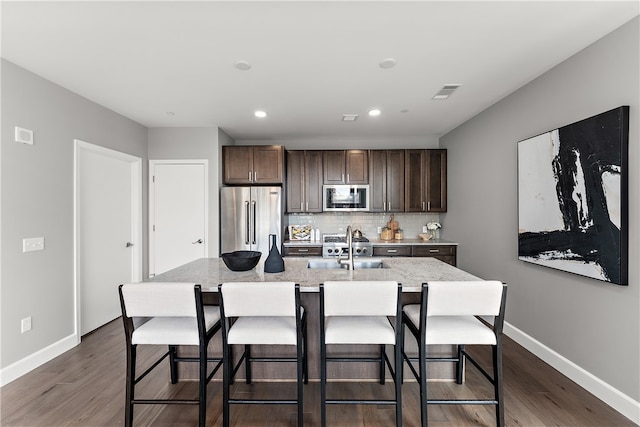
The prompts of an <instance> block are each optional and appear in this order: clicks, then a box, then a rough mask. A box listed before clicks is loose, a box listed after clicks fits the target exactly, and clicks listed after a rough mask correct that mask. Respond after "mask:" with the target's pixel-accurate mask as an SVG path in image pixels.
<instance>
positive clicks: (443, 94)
mask: <svg viewBox="0 0 640 427" xmlns="http://www.w3.org/2000/svg"><path fill="white" fill-rule="evenodd" d="M460 86H462V85H459V84H449V85H444V86H442V89H440V91H439V92H438V93H436V94H435V95H434V96H433V98H431V99H435V100H442V99H447V98H449V97H450V96H451V94H452V93H453V92H454V91H455V90H456V89H458V88H459V87H460Z"/></svg>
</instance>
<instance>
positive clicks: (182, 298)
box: [122, 282, 196, 317]
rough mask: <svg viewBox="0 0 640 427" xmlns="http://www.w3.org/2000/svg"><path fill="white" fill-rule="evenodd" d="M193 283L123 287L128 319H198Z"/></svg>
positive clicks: (154, 283)
mask: <svg viewBox="0 0 640 427" xmlns="http://www.w3.org/2000/svg"><path fill="white" fill-rule="evenodd" d="M194 286H195V285H194V284H193V283H162V282H153V283H130V284H125V285H122V297H123V299H124V304H125V311H126V316H127V317H196V298H195V293H194Z"/></svg>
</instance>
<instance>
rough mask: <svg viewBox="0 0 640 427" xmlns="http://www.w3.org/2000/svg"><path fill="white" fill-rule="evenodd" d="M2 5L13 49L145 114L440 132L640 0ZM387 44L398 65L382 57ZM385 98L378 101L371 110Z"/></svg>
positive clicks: (255, 125) (230, 125) (396, 133)
mask: <svg viewBox="0 0 640 427" xmlns="http://www.w3.org/2000/svg"><path fill="white" fill-rule="evenodd" d="M1 13H2V52H1V53H2V57H4V58H6V59H7V60H9V61H11V62H13V63H15V64H17V65H19V66H21V67H24V68H26V69H28V70H30V71H32V72H34V73H36V74H38V75H40V76H42V77H44V78H46V79H48V80H51V81H53V82H55V83H57V84H59V85H61V86H63V87H65V88H67V89H69V90H71V91H73V92H76V93H78V94H80V95H82V96H84V97H86V98H88V99H90V100H92V101H95V102H97V103H98V104H101V105H103V106H105V107H107V108H109V109H111V110H113V111H116V112H118V113H120V114H122V115H124V116H126V117H129V118H131V119H133V120H135V121H137V122H139V123H141V124H143V125H145V126H147V127H166V126H219V127H221V128H222V129H223V130H225V131H226V132H227V133H228V134H229V135H231V136H232V137H234V138H236V139H251V140H253V139H276V140H286V139H295V138H315V137H346V138H349V137H357V138H367V137H396V138H407V137H416V136H425V135H431V136H433V135H436V136H437V135H442V134H444V133H446V132H448V131H449V130H451V129H453V128H455V127H456V126H457V125H459V124H461V123H463V122H464V121H466V120H467V119H469V118H471V117H473V116H474V115H475V114H477V113H479V112H480V111H482V110H483V109H485V108H487V107H488V106H490V105H492V104H493V103H495V102H496V101H498V100H499V99H501V98H503V97H505V96H506V95H508V94H509V93H511V92H513V91H514V90H516V89H517V88H519V87H521V86H523V85H524V84H526V83H527V82H529V81H531V80H532V79H534V78H535V77H537V76H539V75H540V74H542V73H544V72H545V71H547V70H549V69H550V68H551V67H553V66H555V65H556V64H558V63H560V62H562V61H563V60H565V59H566V58H568V57H569V56H571V55H573V54H574V53H576V52H578V51H579V50H581V49H583V48H584V47H586V46H587V45H589V44H591V43H593V42H594V41H596V40H598V39H599V38H601V37H602V36H604V35H605V34H607V33H609V32H611V31H613V30H614V29H616V28H617V27H619V26H621V25H622V24H624V23H625V22H627V21H629V20H630V19H632V18H633V17H634V16H636V15H638V13H639V5H638V1H625V2H613V1H601V2H594V1H586V2H583V1H568V2H558V1H547V2H520V1H499V2H483V1H468V2H458V1H450V2H442V1H441V2H431V1H412V2H401V1H355V2H348V1H340V2H337V1H336V2H328V1H319V2H308V1H297V2H291V1H284V2H274V1H258V2H247V1H233V2H232V1H227V2H223V1H215V2H212V1H208V2H207V1H196V2H180V1H176V2H167V1H162V2H154V1H130V2H114V1H104V2H93V1H88V2H57V1H46V2H10V1H3V2H2V10H1ZM385 58H394V59H395V60H396V62H397V65H396V66H395V67H394V68H391V69H382V68H380V67H379V66H378V64H379V62H380V61H382V60H383V59H385ZM237 60H245V61H248V62H250V63H251V65H252V68H251V69H250V70H248V71H239V70H237V69H236V68H234V66H233V64H234V62H235V61H237ZM612 66H615V64H613V65H612ZM452 83H457V84H462V86H461V87H460V89H458V90H457V91H456V92H455V93H454V94H453V95H452V96H451V97H450V98H449V100H447V101H434V100H432V99H431V97H432V96H433V95H434V94H435V93H436V92H438V90H440V88H441V87H442V86H443V85H445V84H452ZM374 107H376V108H379V109H381V110H382V115H380V116H379V117H377V118H370V117H368V116H367V111H368V110H369V109H371V108H374ZM256 109H263V110H265V111H267V113H268V117H267V118H266V119H256V118H255V117H254V116H253V112H254V110H256ZM401 110H408V111H407V112H401ZM167 112H173V113H175V115H168V114H167ZM344 113H350V114H359V115H360V118H359V119H358V120H357V121H356V122H353V123H347V122H342V121H341V116H342V114H344Z"/></svg>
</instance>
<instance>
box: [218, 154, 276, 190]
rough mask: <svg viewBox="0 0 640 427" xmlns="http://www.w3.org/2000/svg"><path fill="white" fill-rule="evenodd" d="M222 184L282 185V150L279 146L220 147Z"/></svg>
mask: <svg viewBox="0 0 640 427" xmlns="http://www.w3.org/2000/svg"><path fill="white" fill-rule="evenodd" d="M222 156H223V170H224V173H223V182H224V184H254V185H267V184H282V183H283V178H284V170H283V169H284V149H283V147H282V146H280V145H255V146H242V145H225V146H223V147H222Z"/></svg>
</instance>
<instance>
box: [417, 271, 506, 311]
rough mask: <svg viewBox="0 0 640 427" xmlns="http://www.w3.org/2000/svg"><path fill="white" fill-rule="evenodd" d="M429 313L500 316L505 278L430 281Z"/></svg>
mask: <svg viewBox="0 0 640 427" xmlns="http://www.w3.org/2000/svg"><path fill="white" fill-rule="evenodd" d="M427 286H428V292H429V294H428V298H429V299H428V303H427V316H471V315H475V316H497V315H498V314H499V313H500V304H501V301H502V288H503V284H502V282H499V281H496V280H486V281H467V282H464V281H460V282H429V283H428V284H427Z"/></svg>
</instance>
